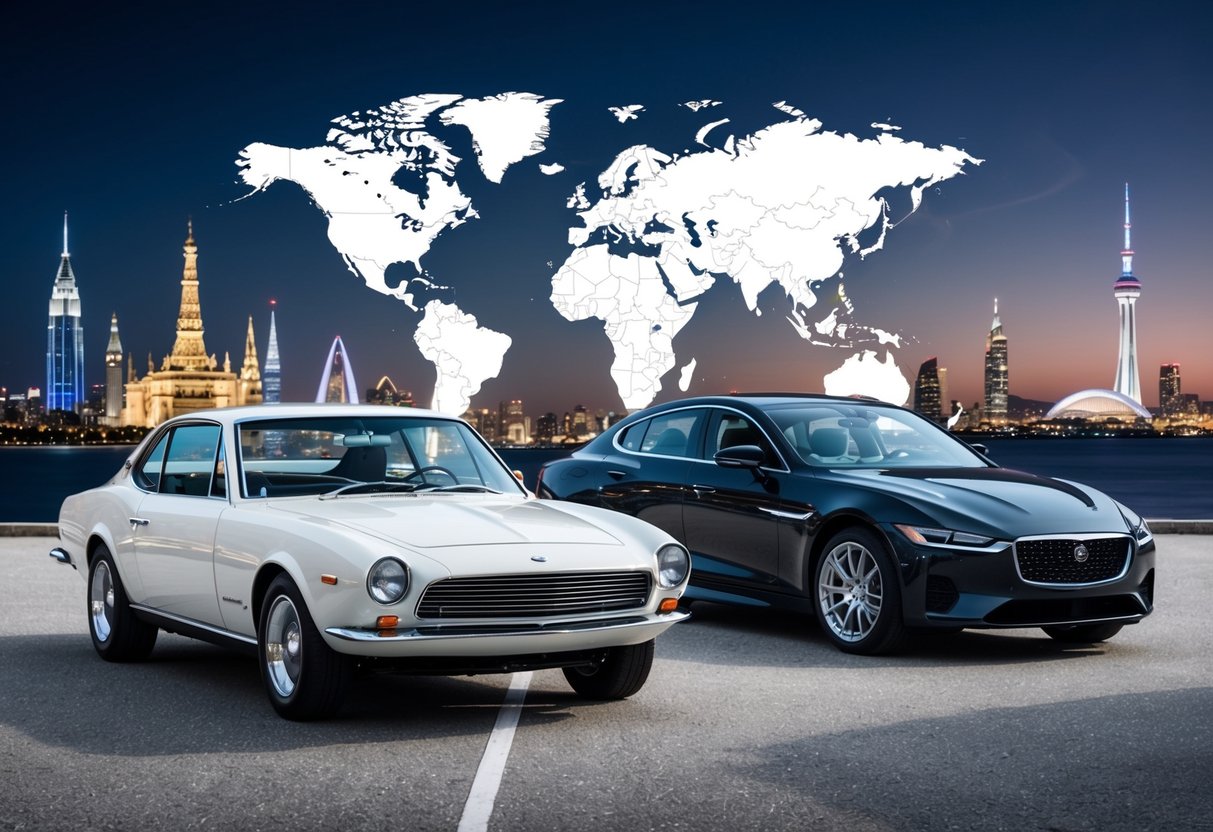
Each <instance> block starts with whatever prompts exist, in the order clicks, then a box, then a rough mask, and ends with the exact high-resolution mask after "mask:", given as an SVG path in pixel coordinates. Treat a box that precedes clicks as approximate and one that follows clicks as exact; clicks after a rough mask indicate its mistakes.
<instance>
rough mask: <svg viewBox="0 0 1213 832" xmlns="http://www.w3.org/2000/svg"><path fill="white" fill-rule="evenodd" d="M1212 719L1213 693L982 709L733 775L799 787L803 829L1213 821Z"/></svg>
mask: <svg viewBox="0 0 1213 832" xmlns="http://www.w3.org/2000/svg"><path fill="white" fill-rule="evenodd" d="M888 710H889V714H890V715H893V714H894V713H895V712H896V706H895V704H894V703H889V709H888ZM1210 713H1213V688H1210V687H1198V688H1188V689H1182V690H1171V691H1151V692H1150V693H1148V694H1141V693H1122V694H1115V695H1110V696H1100V697H1090V698H1081V699H1071V700H1067V701H1063V702H1047V703H1041V704H1031V705H1019V706H1007V707H996V708H982V709H980V710H976V711H970V712H965V713H960V714H950V715H938V716H929V717H923V718H918V719H911V720H895V721H892V722H886V723H884V724H877V725H869V726H864V727H858V728H849V729H843V730H837V731H829V732H824V733H811V734H804V735H801V736H793V737H788V738H785V739H781V740H780V741H778V742H774V743H770V744H767V745H762V746H758V747H756V748H754V749H753V753H752V754H750V755H747V756H744V757H737V758H734V759H731V760H726V761H722V762H721V763H720V767H721V768H722V769H723V771H722V772H720V777H721V779H722V780H725V781H727V782H730V783H735V784H736V788H737V789H738V790H741V791H744V790H746V789H747V788H750V789H755V788H771V789H772V790H773V791H774V792H775V793H777V794H781V795H783V794H789V793H795V794H796V795H797V798H796V800H795V801H792V802H791V804H792V805H786V806H783V807H781V809H782V815H783V818H782V819H783V821H784V822H785V823H787V824H788V826H789V828H791V827H792V826H795V825H796V821H797V820H800V819H803V820H805V821H811V820H812V818H814V817H817V816H821V815H823V814H824V815H826V816H831V817H833V816H839V815H842V816H845V817H849V818H851V819H852V821H853V825H854V827H855V828H878V829H899V830H937V829H965V830H987V829H989V830H996V829H1024V830H1027V829H1038V830H1046V829H1047V830H1058V832H1060V830H1077V829H1098V830H1140V829H1198V828H1200V829H1205V828H1210V826H1211V824H1210V821H1209V817H1210V814H1213V790H1210V789H1209V787H1208V777H1207V772H1208V766H1209V763H1210V760H1211V754H1210V751H1209V747H1210V742H1211V741H1213V733H1211V729H1210V722H1209V721H1208V720H1207V719H1202V718H1201V717H1202V716H1207V715H1208V714H1210ZM877 718H878V719H879V715H877ZM881 721H883V720H881ZM801 814H803V816H804V817H803V818H800V817H798V815H801ZM812 825H813V824H812V823H811V822H807V823H805V824H804V825H803V826H801V827H800V828H809V827H811V826H812Z"/></svg>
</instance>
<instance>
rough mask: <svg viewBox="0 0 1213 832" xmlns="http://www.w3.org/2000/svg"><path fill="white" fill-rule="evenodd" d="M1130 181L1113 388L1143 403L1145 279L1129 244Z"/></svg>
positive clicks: (1115, 288) (1118, 291)
mask: <svg viewBox="0 0 1213 832" xmlns="http://www.w3.org/2000/svg"><path fill="white" fill-rule="evenodd" d="M1131 229H1132V224H1131V223H1130V222H1129V185H1128V183H1127V182H1126V183H1125V247H1124V250H1123V251H1121V253H1120V259H1121V272H1120V277H1119V278H1118V279H1117V281H1116V284H1115V286H1113V287H1112V288H1113V294H1115V296H1116V304H1117V306H1119V307H1120V356H1119V358H1118V359H1117V361H1116V383H1115V384H1114V385H1112V389H1113V390H1115V391H1116V392H1117V393H1120V394H1121V395H1122V396H1127V397H1129V398H1130V399H1132V400H1133V401H1135V402H1137V403H1138V404H1141V379H1140V376H1139V375H1138V372H1137V313H1136V311H1135V309H1134V307H1135V305H1136V304H1137V299H1138V298H1139V297H1140V296H1141V281H1140V280H1138V279H1137V278H1136V277H1134V276H1133V247H1132V246H1131V245H1130V244H1129V231H1130V230H1131Z"/></svg>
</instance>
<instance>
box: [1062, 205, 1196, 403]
mask: <svg viewBox="0 0 1213 832" xmlns="http://www.w3.org/2000/svg"><path fill="white" fill-rule="evenodd" d="M1130 229H1131V224H1130V222H1129V186H1128V184H1127V183H1126V184H1125V247H1124V249H1123V250H1122V251H1121V252H1120V257H1121V273H1120V277H1119V278H1118V279H1117V281H1116V285H1115V286H1114V287H1113V294H1115V296H1116V303H1117V305H1118V306H1119V307H1120V355H1119V358H1118V360H1117V363H1116V383H1115V384H1114V385H1113V387H1112V389H1111V390H1103V389H1090V390H1080V391H1078V392H1077V393H1071V394H1070V395H1068V396H1066V397H1065V398H1064V399H1062V400H1061V401H1059V402H1058V403H1057V404H1055V405H1053V407H1052V408H1051V409H1050V410H1049V412H1048V413H1047V414H1046V415H1045V418H1046V419H1088V420H1094V421H1106V420H1108V419H1117V420H1119V421H1125V420H1129V421H1135V420H1137V419H1142V420H1145V421H1149V420H1151V419H1152V418H1153V416H1152V415H1151V413H1150V411H1148V410H1146V409H1145V408H1144V407H1143V406H1142V404H1141V381H1140V378H1139V376H1138V373H1137V317H1136V312H1135V311H1134V304H1136V303H1137V298H1138V297H1139V296H1140V295H1141V281H1139V280H1138V279H1137V278H1136V277H1134V276H1133V248H1132V246H1131V245H1130V244H1129V231H1130ZM1176 372H1177V373H1178V368H1177V370H1176Z"/></svg>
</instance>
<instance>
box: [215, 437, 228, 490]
mask: <svg viewBox="0 0 1213 832" xmlns="http://www.w3.org/2000/svg"><path fill="white" fill-rule="evenodd" d="M224 460H225V457H224V454H223V443H220V444H219V457H218V458H217V459H216V460H215V474H214V476H212V477H211V496H212V497H227V465H226V463H225V461H224Z"/></svg>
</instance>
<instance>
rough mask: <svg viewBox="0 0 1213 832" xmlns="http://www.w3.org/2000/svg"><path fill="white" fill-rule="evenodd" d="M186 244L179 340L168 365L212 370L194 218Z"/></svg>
mask: <svg viewBox="0 0 1213 832" xmlns="http://www.w3.org/2000/svg"><path fill="white" fill-rule="evenodd" d="M187 229H188V232H187V234H186V238H185V245H184V247H183V256H184V257H185V268H184V269H183V270H182V274H181V308H180V311H179V312H178V313H177V341H176V342H175V343H174V344H173V351H172V353H171V354H170V355H169V357H168V362H167V364H168V367H170V368H172V369H174V370H209V369H213V363H212V361H211V359H210V358H209V357H208V356H207V352H206V344H205V342H204V341H203V338H202V332H203V329H202V306H201V302H200V301H199V299H198V245H197V244H196V243H195V242H194V221H193V219H190V220H189V221H188V224H187Z"/></svg>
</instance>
